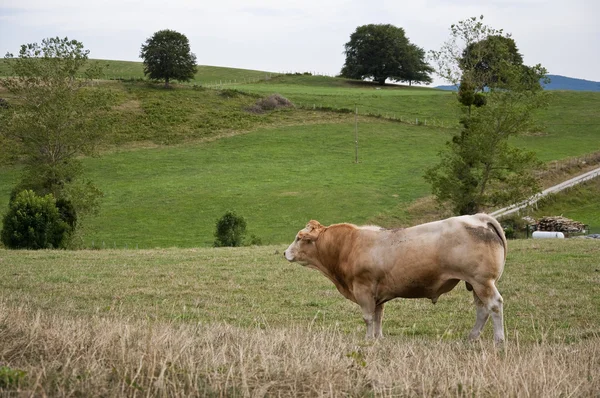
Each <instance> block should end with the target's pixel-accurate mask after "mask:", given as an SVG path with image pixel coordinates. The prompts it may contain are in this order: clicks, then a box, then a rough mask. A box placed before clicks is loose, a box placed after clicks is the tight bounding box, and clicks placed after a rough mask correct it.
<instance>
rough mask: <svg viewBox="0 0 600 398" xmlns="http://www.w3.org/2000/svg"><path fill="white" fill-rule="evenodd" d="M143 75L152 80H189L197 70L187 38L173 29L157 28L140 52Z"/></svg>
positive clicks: (166, 83)
mask: <svg viewBox="0 0 600 398" xmlns="http://www.w3.org/2000/svg"><path fill="white" fill-rule="evenodd" d="M140 57H141V58H142V59H143V60H144V75H147V76H148V77H149V78H150V79H152V80H164V81H165V87H169V82H170V81H171V80H178V81H184V82H186V81H189V80H191V79H193V78H194V75H195V74H196V71H197V66H196V55H194V53H192V52H191V51H190V44H189V41H188V38H187V37H186V36H185V35H183V34H181V33H179V32H176V31H174V30H169V29H166V30H159V31H158V32H156V33H154V35H152V37H150V38H148V39H147V40H146V42H145V43H144V44H142V49H141V52H140Z"/></svg>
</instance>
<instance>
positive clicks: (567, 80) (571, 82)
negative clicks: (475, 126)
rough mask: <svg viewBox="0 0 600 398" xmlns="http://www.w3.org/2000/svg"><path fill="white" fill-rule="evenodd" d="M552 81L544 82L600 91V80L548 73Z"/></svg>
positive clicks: (562, 87)
mask: <svg viewBox="0 0 600 398" xmlns="http://www.w3.org/2000/svg"><path fill="white" fill-rule="evenodd" d="M548 78H550V83H547V84H544V85H543V86H544V88H545V89H546V90H570V91H600V82H594V81H591V80H584V79H577V78H573V77H566V76H561V75H548ZM435 88H437V89H439V90H447V91H457V90H458V88H457V87H456V86H452V85H449V86H437V87H435Z"/></svg>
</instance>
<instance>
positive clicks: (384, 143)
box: [0, 61, 600, 248]
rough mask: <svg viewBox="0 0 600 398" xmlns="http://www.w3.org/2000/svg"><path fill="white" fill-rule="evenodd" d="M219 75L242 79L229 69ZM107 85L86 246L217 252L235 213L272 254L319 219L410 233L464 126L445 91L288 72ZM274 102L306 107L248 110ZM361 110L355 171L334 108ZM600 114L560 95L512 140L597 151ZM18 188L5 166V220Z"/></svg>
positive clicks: (91, 168) (90, 170)
mask: <svg viewBox="0 0 600 398" xmlns="http://www.w3.org/2000/svg"><path fill="white" fill-rule="evenodd" d="M103 62H108V63H109V64H110V65H113V66H114V67H115V69H119V70H123V71H126V70H127V68H126V67H127V66H129V67H131V68H132V69H131V70H132V71H131V72H130V73H132V74H133V73H134V72H133V70H134V67H135V65H136V63H124V64H123V65H121V66H119V65H120V63H119V61H103ZM0 64H2V63H0ZM138 66H139V64H138ZM207 68H215V67H207ZM210 73H212V74H210ZM210 73H209V72H206V76H211V78H214V76H216V75H217V74H219V73H222V74H223V76H230V77H233V76H234V74H232V73H233V72H232V70H226V69H224V68H215V70H214V71H213V72H210ZM260 73H262V72H260ZM234 79H235V78H234ZM98 87H100V88H101V89H106V90H111V91H112V93H113V94H114V95H113V98H114V107H113V113H112V115H111V116H110V117H112V118H113V119H114V125H113V128H112V129H111V131H109V132H108V133H107V134H106V136H104V137H103V139H102V142H101V148H100V149H101V151H100V156H98V157H92V158H84V159H82V160H83V163H84V167H85V170H86V178H89V179H91V180H92V181H94V182H95V183H96V185H98V187H99V188H100V189H101V190H102V191H103V192H104V194H105V197H104V198H103V201H102V207H101V211H100V215H99V216H98V217H96V218H94V219H92V220H89V222H88V223H87V224H88V225H87V228H86V233H85V237H84V239H85V240H84V245H85V246H86V247H91V246H92V245H93V246H94V247H105V248H109V247H115V246H116V247H130V248H131V247H139V248H154V247H171V246H178V247H198V246H210V245H211V244H212V242H213V239H214V237H213V233H214V226H215V222H216V220H217V219H218V218H219V217H221V216H222V215H223V213H224V212H225V211H226V210H235V211H236V212H237V213H238V214H240V215H242V216H244V217H245V218H246V219H247V221H248V233H249V234H253V235H255V236H256V237H257V238H259V239H261V240H262V242H263V243H264V244H274V243H277V244H279V243H283V242H287V241H288V240H290V239H291V237H293V236H294V234H295V233H296V231H297V230H298V229H299V228H301V227H302V226H303V225H304V224H305V223H306V222H307V221H308V220H309V219H311V218H314V219H318V220H319V221H321V222H323V223H334V222H340V221H349V222H354V223H359V224H360V223H368V222H373V220H378V221H379V220H382V219H383V220H387V221H383V223H387V224H390V225H389V226H398V225H404V222H405V209H406V207H407V206H408V205H409V204H410V203H411V202H413V201H414V200H416V199H419V198H422V197H424V196H426V195H428V194H429V192H430V191H429V187H428V186H427V185H426V184H425V182H424V181H423V179H422V175H423V172H424V170H425V169H426V168H427V167H428V166H430V165H431V164H433V163H434V162H436V161H437V152H438V151H439V150H440V149H442V148H443V146H444V143H445V142H446V141H447V140H448V138H449V137H450V134H451V133H452V132H453V131H455V130H454V129H452V128H448V126H450V125H452V123H454V125H456V122H457V120H458V116H459V111H458V108H457V107H456V105H455V99H454V96H453V94H451V93H448V92H444V91H439V90H434V89H429V88H422V87H412V88H409V87H403V86H399V87H396V86H385V87H383V88H381V89H379V90H378V89H377V88H378V87H377V86H374V85H371V84H368V83H359V82H352V81H348V80H345V79H338V78H329V77H323V76H307V75H292V76H287V75H286V76H280V77H277V78H272V79H270V80H267V81H266V82H262V83H259V84H246V85H240V86H239V87H238V90H232V89H223V90H213V89H206V88H203V87H198V86H196V87H194V86H192V85H181V86H177V87H176V88H174V89H170V90H165V89H163V88H161V86H160V85H155V84H147V83H141V82H105V83H101V84H100V85H99V86H98ZM272 93H280V94H282V95H284V96H286V97H288V98H289V99H291V100H292V101H294V102H295V103H296V104H297V107H296V108H292V109H280V110H277V111H269V112H264V113H253V112H249V111H248V110H247V109H248V108H249V107H250V106H252V105H253V104H254V103H255V102H256V101H257V100H258V99H260V98H261V97H263V96H267V95H269V94H272ZM9 100H10V98H9ZM311 102H312V103H313V105H314V109H313V106H312V105H310V103H311ZM355 104H357V106H358V108H359V117H358V133H359V160H360V162H359V163H358V164H355V163H354V150H355V148H354V129H355V122H354V115H353V114H352V113H345V112H339V111H336V110H339V109H350V110H352V109H354V106H355ZM322 109H326V110H322ZM597 109H600V94H599V93H574V92H558V91H556V92H551V93H550V106H549V107H548V109H545V110H543V111H541V112H540V113H539V115H538V118H539V120H540V129H539V131H532V132H528V133H527V134H525V135H523V136H521V137H518V138H516V139H515V140H514V143H515V144H516V145H518V146H520V147H523V148H527V149H530V150H533V151H535V152H536V153H537V155H538V157H539V158H540V159H542V160H543V161H551V160H560V159H565V158H570V157H575V156H581V155H585V154H588V153H592V152H597V151H600V113H599V112H597ZM367 114H371V115H378V116H379V117H373V116H368V115H367ZM403 115H404V116H403ZM407 115H408V116H407ZM430 115H434V116H433V117H432V116H430ZM430 117H431V118H430ZM400 118H404V119H403V120H404V121H408V122H409V123H406V122H404V123H402V122H400V121H399V119H400ZM413 118H415V119H416V118H418V119H419V121H420V122H421V123H420V124H419V125H415V124H414V121H413V120H412V119H413ZM436 118H437V119H436ZM386 119H388V120H386ZM426 120H427V121H428V123H427V125H424V123H425V121H426ZM410 123H412V124H410ZM442 123H444V124H443V125H442ZM17 181H18V170H17V169H15V168H13V167H8V166H4V167H2V168H0V216H1V215H2V214H4V213H5V211H6V209H7V201H8V194H9V192H10V190H11V189H12V187H14V185H15V184H16V182H17ZM579 207H581V206H579ZM594 209H595V208H593V207H592V210H590V211H595V210H594ZM381 215H384V217H381ZM586 219H591V220H593V218H590V217H586Z"/></svg>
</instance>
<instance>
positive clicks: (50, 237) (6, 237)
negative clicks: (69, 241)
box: [0, 190, 70, 250]
mask: <svg viewBox="0 0 600 398" xmlns="http://www.w3.org/2000/svg"><path fill="white" fill-rule="evenodd" d="M69 230H70V228H69V226H68V225H67V223H65V222H64V221H63V220H62V219H61V217H60V214H59V211H58V208H57V207H56V201H55V199H54V196H52V195H50V194H49V195H46V196H37V195H36V194H35V193H34V192H33V191H30V190H27V191H22V192H21V193H19V194H18V195H17V196H16V197H15V198H14V200H12V201H11V202H10V203H9V209H8V212H7V213H6V215H5V216H4V220H3V227H2V232H0V238H1V239H2V243H4V245H5V246H6V247H7V248H9V249H34V250H37V249H52V248H61V247H64V243H65V241H66V238H67V235H68V231H69Z"/></svg>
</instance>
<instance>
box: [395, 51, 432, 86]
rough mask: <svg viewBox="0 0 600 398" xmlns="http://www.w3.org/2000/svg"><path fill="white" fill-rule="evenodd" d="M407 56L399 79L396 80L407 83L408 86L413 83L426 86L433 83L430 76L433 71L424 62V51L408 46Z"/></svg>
mask: <svg viewBox="0 0 600 398" xmlns="http://www.w3.org/2000/svg"><path fill="white" fill-rule="evenodd" d="M407 55H408V56H407V57H406V58H405V62H404V65H403V68H402V73H401V77H400V79H398V80H399V81H401V82H408V85H409V86H412V83H413V82H415V83H426V84H429V83H431V82H433V80H432V79H431V76H430V74H431V73H433V72H434V69H433V68H432V67H431V66H430V65H429V64H428V63H427V62H426V61H425V50H423V49H422V48H420V47H418V46H416V45H414V44H410V45H409V46H408V52H407Z"/></svg>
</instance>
